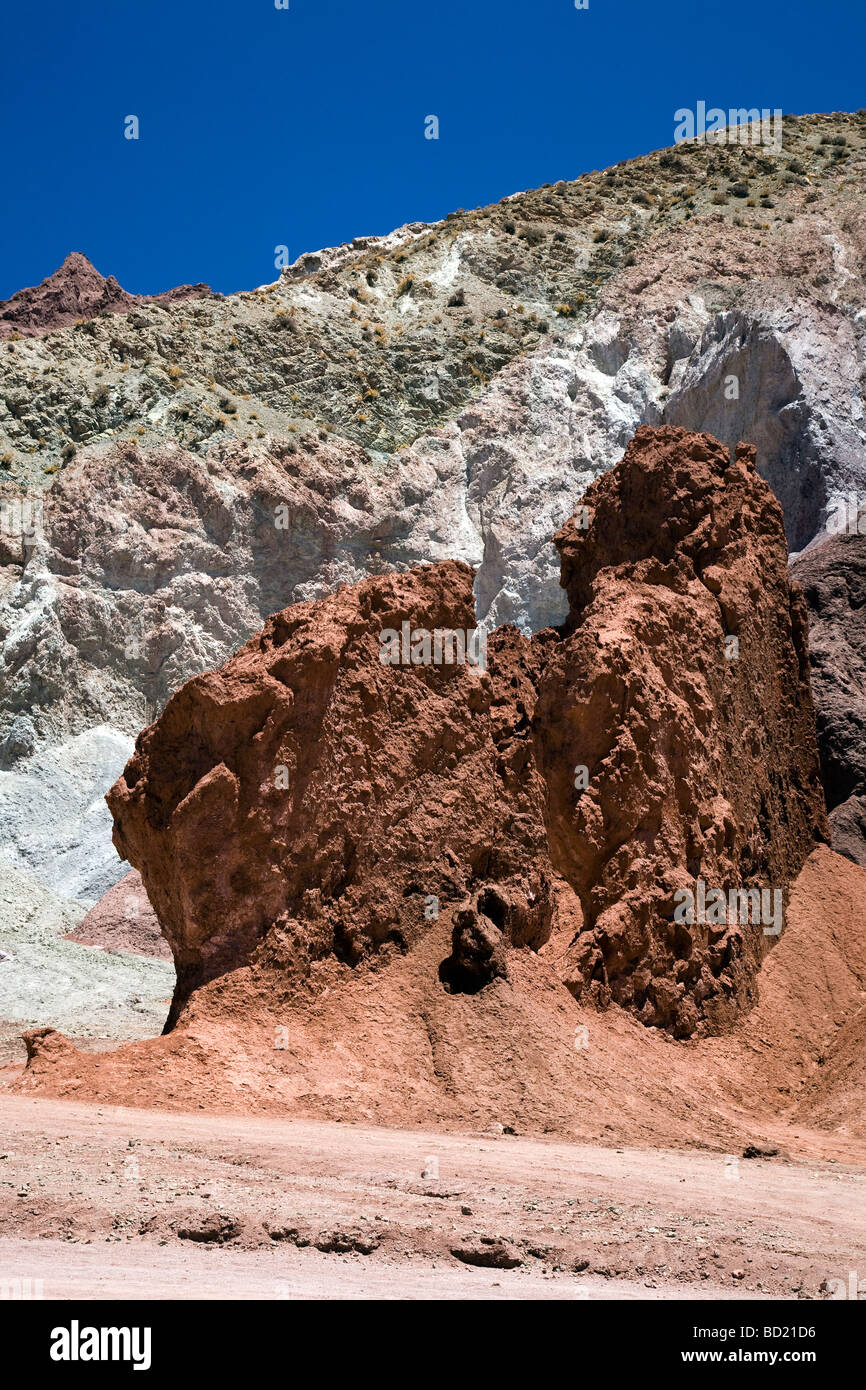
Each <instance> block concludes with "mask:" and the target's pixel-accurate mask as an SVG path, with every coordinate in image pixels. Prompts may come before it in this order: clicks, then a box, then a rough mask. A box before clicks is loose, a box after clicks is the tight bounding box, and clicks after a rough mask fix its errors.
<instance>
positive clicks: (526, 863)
mask: <svg viewBox="0 0 866 1390" xmlns="http://www.w3.org/2000/svg"><path fill="white" fill-rule="evenodd" d="M404 621H409V622H410V623H411V625H412V629H413V630H416V631H417V630H426V631H427V632H430V633H434V632H435V631H436V630H437V629H438V630H440V631H443V630H447V631H458V630H459V631H462V632H464V633H465V632H466V630H467V629H470V630H471V629H474V627H475V617H474V610H473V603H472V571H471V569H469V567H468V566H466V565H461V564H457V563H454V562H451V563H444V564H440V565H434V566H427V567H422V568H419V569H417V570H413V571H411V572H409V573H407V574H403V575H392V576H389V577H387V578H384V579H378V580H368V581H366V582H364V583H362V584H359V585H357V586H355V587H353V588H345V589H340V590H338V591H337V593H336V594H334V595H333V596H332V597H330V598H327V599H322V600H321V601H319V602H316V603H307V604H297V605H294V606H293V607H291V608H288V609H285V610H284V611H283V612H282V613H280V614H277V615H275V616H274V617H273V618H272V619H270V620H269V622H268V623H267V624H266V626H265V628H264V630H263V631H262V632H261V633H259V634H258V635H257V636H256V637H254V638H253V639H252V640H251V641H250V642H248V643H247V645H246V646H245V647H244V648H243V649H242V650H241V651H240V652H239V653H238V654H237V655H236V656H235V657H233V658H232V660H231V661H229V662H228V663H227V664H226V666H224V667H223V668H222V669H221V670H220V671H217V672H214V673H213V674H210V675H206V676H200V677H198V678H196V679H194V680H192V681H190V682H188V683H187V684H186V685H185V686H184V687H183V688H182V689H181V690H180V691H179V692H178V693H177V694H176V695H175V696H173V698H172V699H171V700H170V701H169V703H168V705H167V706H166V709H165V711H164V712H163V714H162V716H161V718H160V719H159V720H158V721H157V723H156V724H154V725H152V726H151V727H150V728H149V729H146V730H145V731H144V733H143V734H142V735H141V736H140V738H139V741H138V745H137V751H136V754H135V756H134V757H133V759H132V760H131V762H130V763H129V764H128V766H127V769H126V772H125V774H124V776H123V778H121V779H120V780H119V781H118V782H117V783H116V784H115V786H114V787H113V788H112V790H111V792H110V793H109V796H108V801H109V805H110V808H111V810H112V812H113V814H114V817H115V822H116V828H115V837H114V838H115V844H116V846H117V849H118V851H119V853H120V854H122V855H123V856H124V857H126V858H128V859H129V860H130V862H132V863H134V864H135V865H136V866H137V867H138V868H139V869H140V871H141V875H142V878H143V880H144V883H145V886H146V888H147V892H148V896H149V897H150V900H151V902H152V903H153V905H154V908H155V910H156V912H157V915H158V916H159V919H160V921H161V923H162V926H163V930H164V931H165V934H166V936H167V937H168V940H169V942H170V944H171V946H172V949H173V951H174V954H175V961H176V965H177V970H178V990H177V994H176V996H175V1004H174V1007H173V1011H172V1019H173V1018H174V1017H176V1015H177V1011H178V1009H179V1007H180V1005H181V1004H182V1003H183V1001H184V1000H185V998H186V997H187V996H188V994H189V992H190V991H191V990H192V989H193V988H195V987H196V986H197V985H199V984H201V983H203V982H204V981H205V980H207V979H209V978H212V977H213V976H215V975H218V974H221V973H223V972H224V971H226V970H230V969H232V968H233V967H235V966H237V965H240V964H243V963H244V962H246V961H247V960H249V958H250V956H251V955H252V953H253V951H254V949H255V948H256V946H257V945H258V944H259V943H260V942H261V941H262V940H263V938H267V940H266V946H267V950H268V952H269V953H270V955H271V956H272V958H273V959H274V961H275V962H277V963H278V964H279V966H280V968H281V969H282V970H283V971H284V972H286V973H287V974H288V975H289V976H290V977H292V978H295V979H300V978H302V977H303V976H304V975H305V974H306V973H307V971H308V970H309V967H310V964H311V962H313V961H314V960H316V959H317V958H319V957H320V956H322V955H325V954H327V953H334V954H336V955H337V956H338V957H339V958H340V959H342V960H345V961H348V962H350V963H352V964H355V963H357V962H359V961H360V960H362V959H363V958H367V957H370V956H371V955H374V954H376V953H381V952H383V951H384V952H386V953H387V952H388V951H394V950H396V951H405V950H410V949H411V948H412V945H413V942H414V941H415V940H416V939H417V937H418V935H419V933H421V932H423V931H424V929H425V927H426V925H427V924H428V923H429V922H430V921H431V920H434V919H435V918H436V917H437V916H438V914H439V912H440V911H445V910H447V909H448V908H449V907H453V906H456V905H465V911H466V912H467V913H473V912H474V913H475V914H476V915H477V916H478V917H480V918H483V919H484V920H485V921H486V922H488V923H490V922H491V919H490V917H489V916H488V914H489V913H491V912H492V913H493V914H494V917H495V918H496V920H495V923H493V926H492V930H494V931H495V932H496V933H497V934H498V936H499V937H501V938H503V939H504V940H505V941H507V942H508V943H509V944H511V945H514V946H525V945H530V946H533V947H538V946H540V945H541V944H542V943H543V942H544V941H545V940H546V938H547V934H548V932H549V929H550V918H551V874H550V869H549V864H548V859H547V852H546V845H545V834H544V824H543V814H542V805H543V797H544V788H543V785H542V783H541V780H540V778H539V776H538V774H537V772H536V771H535V768H534V765H533V761H532V743H531V733H530V715H531V702H532V695H533V676H534V674H535V671H536V668H537V664H538V661H539V659H540V656H541V652H542V650H543V645H544V644H530V643H529V642H527V641H526V640H525V639H523V638H521V637H520V635H519V634H517V633H516V632H514V631H513V630H511V629H505V630H503V631H501V632H499V633H497V634H496V636H495V639H494V640H493V641H492V643H491V649H490V651H489V660H488V670H487V671H486V672H485V671H483V670H482V669H481V668H480V667H477V666H471V665H468V664H459V663H457V662H454V663H453V664H443V665H435V664H430V665H408V666H400V665H390V664H385V663H383V661H382V660H380V652H382V651H383V650H384V649H383V644H382V641H381V640H380V633H382V632H383V631H390V630H393V631H397V632H400V631H401V627H402V624H403V622H404ZM527 706H529V708H527ZM493 903H495V907H493V906H491V905H490V904H493ZM460 932H462V927H461V928H460V929H459V931H458V936H457V937H456V938H455V969H454V971H453V972H452V978H453V987H454V988H456V989H462V988H464V987H465V985H464V979H463V976H462V973H461V972H462V970H463V968H464V966H465V964H466V961H465V959H464V957H466V956H467V955H469V956H471V958H472V971H473V972H474V974H473V979H474V980H476V981H477V980H478V979H479V978H480V980H481V981H482V982H483V981H484V980H486V979H487V978H490V977H491V976H492V974H493V973H494V971H497V970H499V969H500V966H501V962H502V953H501V952H499V953H494V954H496V959H495V961H491V960H489V959H488V960H487V961H485V960H484V959H481V957H483V954H484V952H483V949H477V948H475V949H473V948H468V949H464V944H463V936H462V935H461V934H460ZM476 936H477V933H476ZM479 972H480V974H479ZM448 973H449V972H448V971H447V969H446V974H448Z"/></svg>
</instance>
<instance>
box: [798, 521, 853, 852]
mask: <svg viewBox="0 0 866 1390" xmlns="http://www.w3.org/2000/svg"><path fill="white" fill-rule="evenodd" d="M845 513H847V515H846V516H845V524H844V529H841V528H840V531H839V534H837V535H828V536H826V537H825V538H824V539H822V540H821V541H820V542H818V543H817V544H816V545H815V546H813V547H811V548H810V549H809V550H807V551H806V552H805V553H804V554H803V555H801V556H799V558H798V559H797V560H796V561H795V562H794V565H793V566H792V569H793V573H794V575H795V576H796V578H797V580H798V581H799V583H800V584H802V586H803V593H804V595H805V599H806V604H807V606H808V610H809V629H810V649H811V661H812V688H813V690H814V694H815V707H816V713H817V721H818V746H819V748H820V752H821V765H822V772H823V780H824V790H825V793H826V797H827V809H828V811H829V814H830V829H831V834H832V838H833V848H834V849H835V850H837V851H838V853H839V854H844V855H845V856H846V858H848V859H853V861H854V863H855V864H862V865H864V867H866V510H861V511H859V513H858V511H857V509H856V507H854V506H849V507H846V508H845Z"/></svg>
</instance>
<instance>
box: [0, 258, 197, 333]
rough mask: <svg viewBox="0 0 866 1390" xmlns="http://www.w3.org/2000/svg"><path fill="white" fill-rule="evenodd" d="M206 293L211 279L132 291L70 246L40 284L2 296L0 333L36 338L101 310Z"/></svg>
mask: <svg viewBox="0 0 866 1390" xmlns="http://www.w3.org/2000/svg"><path fill="white" fill-rule="evenodd" d="M204 297H207V298H212V297H214V294H213V290H212V289H211V288H210V286H209V285H177V286H176V287H175V288H174V289H171V290H168V291H166V292H165V293H164V294H155V295H139V294H129V293H128V292H127V291H126V290H125V289H123V287H122V286H121V285H120V283H119V282H118V281H117V280H116V279H115V278H114V276H113V275H109V276H105V275H100V273H99V271H98V270H97V269H96V267H95V266H94V265H93V264H92V263H91V262H90V261H89V260H88V259H87V257H86V256H83V255H82V254H81V252H80V251H72V252H70V254H69V255H68V256H67V257H66V260H65V261H64V262H63V264H62V265H61V266H60V267H59V268H58V269H57V270H55V271H54V273H53V274H52V275H49V276H47V277H46V278H45V279H44V280H43V281H42V282H41V284H39V285H33V286H31V287H28V288H27V289H23V290H18V291H17V292H16V293H15V294H13V295H12V296H11V297H10V298H9V299H6V300H2V301H0V338H8V337H10V335H11V334H13V333H18V334H19V335H20V336H21V337H23V338H35V337H38V336H39V335H40V334H42V333H50V332H51V331H52V329H55V328H66V327H68V325H69V324H72V323H75V322H76V321H77V320H78V319H92V318H95V317H96V315H97V314H126V313H129V311H130V310H131V309H136V308H141V307H142V306H143V305H146V304H150V303H153V304H159V303H162V302H165V303H172V302H173V301H174V300H177V299H201V298H204Z"/></svg>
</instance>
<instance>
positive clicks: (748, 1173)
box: [0, 1095, 866, 1299]
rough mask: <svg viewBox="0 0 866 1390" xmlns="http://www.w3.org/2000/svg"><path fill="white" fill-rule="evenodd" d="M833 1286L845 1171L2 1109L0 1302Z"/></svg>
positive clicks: (858, 1171) (859, 1252) (27, 1106)
mask: <svg viewBox="0 0 866 1390" xmlns="http://www.w3.org/2000/svg"><path fill="white" fill-rule="evenodd" d="M455 1252H456V1253H455ZM850 1270H859V1271H862V1272H866V1167H864V1166H863V1165H859V1164H854V1163H844V1162H832V1161H829V1162H828V1161H816V1160H810V1159H808V1158H803V1159H799V1160H796V1161H794V1160H790V1159H786V1158H784V1157H782V1156H780V1157H776V1158H772V1159H767V1158H753V1159H746V1158H743V1157H742V1156H738V1155H735V1154H731V1155H723V1154H718V1153H716V1154H712V1153H687V1152H675V1151H670V1150H646V1149H638V1148H622V1149H613V1148H604V1147H597V1146H593V1145H586V1144H576V1143H564V1142H562V1141H561V1140H550V1141H548V1140H545V1139H526V1138H522V1137H518V1136H512V1135H508V1134H504V1133H502V1134H500V1133H498V1132H491V1133H489V1134H476V1135H472V1134H461V1135H457V1134H453V1133H452V1134H449V1133H435V1132H431V1131H429V1130H425V1129H423V1128H421V1127H420V1126H419V1127H417V1128H416V1129H415V1130H413V1131H407V1130H402V1131H398V1130H388V1129H383V1128H368V1127H361V1126H357V1125H349V1124H338V1123H331V1122H320V1121H304V1120H276V1119H262V1118H257V1119H244V1118H240V1117H230V1116H213V1115H203V1114H183V1113H177V1112H174V1113H172V1114H165V1113H158V1112H155V1111H144V1110H131V1109H122V1108H116V1107H108V1106H95V1105H90V1104H79V1103H76V1102H70V1101H56V1100H46V1099H33V1098H29V1097H20V1096H9V1095H7V1096H3V1097H2V1098H0V1288H2V1287H4V1286H8V1285H9V1283H10V1282H11V1281H13V1280H16V1279H18V1280H27V1279H30V1280H41V1281H42V1293H43V1295H44V1297H45V1298H60V1299H63V1298H73V1297H74V1298H105V1297H114V1298H117V1297H120V1298H232V1299H234V1298H274V1299H280V1298H322V1297H325V1298H327V1297H339V1298H370V1297H383V1298H461V1299H462V1298H496V1297H503V1298H544V1299H548V1298H570V1299H575V1298H577V1299H580V1298H586V1299H595V1298H604V1299H611V1298H614V1299H618V1298H625V1299H629V1298H632V1299H633V1298H642V1299H646V1298H650V1299H656V1298H713V1299H718V1298H722V1299H728V1298H738V1297H746V1296H751V1297H762V1296H766V1297H771V1298H784V1299H795V1298H801V1299H814V1298H822V1297H826V1296H827V1295H826V1291H822V1285H824V1284H825V1281H830V1280H833V1279H839V1280H842V1281H843V1282H844V1281H847V1279H848V1275H849V1271H850Z"/></svg>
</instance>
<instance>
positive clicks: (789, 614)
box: [535, 427, 827, 1036]
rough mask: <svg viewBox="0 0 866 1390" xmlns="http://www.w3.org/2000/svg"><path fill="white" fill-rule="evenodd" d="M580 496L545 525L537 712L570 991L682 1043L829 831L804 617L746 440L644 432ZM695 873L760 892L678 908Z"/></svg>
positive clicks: (717, 1004)
mask: <svg viewBox="0 0 866 1390" xmlns="http://www.w3.org/2000/svg"><path fill="white" fill-rule="evenodd" d="M583 503H584V508H585V510H584V512H583V513H578V516H577V517H576V518H573V519H572V520H571V521H569V522H568V524H567V525H566V526H565V527H563V529H562V531H560V533H559V534H558V535H557V537H556V544H557V547H558V549H559V551H560V555H561V557H562V584H563V587H564V588H565V589H566V590H567V593H568V597H569V607H570V615H569V619H568V623H567V635H566V637H565V640H563V641H562V642H560V643H558V644H557V646H556V647H555V648H554V649H553V650H552V651H551V652H550V656H549V659H548V662H547V665H546V669H545V673H544V680H543V683H542V689H541V694H540V698H539V702H538V705H537V708H536V718H535V725H536V746H537V748H538V750H539V766H540V768H541V771H542V773H543V775H544V777H545V779H546V782H547V785H548V789H549V803H548V815H549V831H550V846H551V853H552V858H553V862H554V864H555V866H556V868H557V869H558V870H559V871H560V872H561V873H562V874H563V875H564V876H565V877H566V878H567V879H568V881H569V882H570V883H571V884H572V886H573V887H574V889H575V890H576V892H577V893H578V895H579V897H580V899H581V902H582V904H583V909H584V924H583V928H582V931H581V933H580V934H579V936H578V938H577V940H576V941H575V943H574V947H573V951H572V953H571V969H572V970H573V976H571V977H570V983H573V987H574V988H575V989H576V990H578V991H580V990H581V989H583V988H584V987H586V986H587V985H588V984H590V983H591V984H592V985H593V988H594V990H595V992H598V993H600V994H601V996H602V997H603V998H607V997H611V998H613V999H614V1000H616V1001H617V1002H618V1003H620V1004H623V1005H625V1006H627V1007H628V1008H630V1009H633V1010H635V1011H636V1012H637V1013H638V1014H639V1016H640V1017H641V1018H642V1019H643V1021H644V1022H646V1023H648V1024H656V1025H661V1026H663V1027H666V1028H670V1029H672V1030H673V1031H674V1032H675V1033H677V1034H678V1035H680V1036H688V1035H690V1034H691V1033H693V1032H694V1031H695V1028H696V1027H697V1025H698V1023H699V1021H701V1020H708V1021H709V1022H710V1024H711V1025H712V1026H714V1027H720V1026H722V1025H724V1024H727V1023H729V1022H730V1021H731V1019H732V1018H733V1016H734V1014H735V1013H736V1012H737V1011H738V1010H739V1009H741V1008H742V1007H744V1006H746V1005H748V1004H749V1003H750V1002H751V1000H752V997H753V993H752V985H753V981H754V978H755V975H756V972H757V970H758V967H759V965H760V962H761V960H762V958H763V956H764V954H765V953H766V950H767V949H768V947H769V945H770V944H771V942H772V940H773V937H774V935H775V934H777V928H778V927H779V926H780V925H781V920H780V915H779V914H776V916H775V917H774V912H775V910H776V909H777V907H778V905H779V901H780V900H779V899H776V898H775V897H774V896H771V895H775V894H776V893H777V892H778V893H780V894H781V895H782V897H781V906H782V909H783V908H784V904H785V901H786V898H787V890H788V886H789V885H790V883H791V882H792V881H793V879H794V878H795V877H796V876H797V874H798V872H799V870H800V868H801V867H802V865H803V863H804V861H805V859H806V858H807V856H808V855H809V853H810V852H811V850H812V849H813V848H814V845H815V842H816V840H821V839H826V837H827V830H826V821H825V813H824V806H823V797H822V794H821V788H820V783H819V767H818V760H817V751H816V741H815V716H814V711H813V706H812V697H811V691H810V685H809V675H808V626H807V620H806V610H805V605H804V602H803V596H802V593H801V591H800V589H799V587H798V586H797V585H796V584H792V583H791V582H790V580H789V577H788V569H787V551H786V545H785V535H784V529H783V525H782V514H781V509H780V507H779V503H778V502H777V500H776V498H775V497H774V495H773V494H772V492H771V491H770V489H769V487H768V486H767V485H766V484H765V483H764V481H763V480H762V479H761V478H760V477H759V476H758V474H757V473H756V471H755V456H754V450H753V449H752V448H751V447H750V446H748V445H743V444H741V445H739V446H738V447H737V450H736V456H735V458H734V459H731V457H730V456H729V454H728V451H727V449H725V448H723V447H722V446H721V445H720V444H719V443H718V442H717V441H716V440H714V439H713V438H712V437H711V436H710V435H706V434H704V435H696V434H687V433H686V432H685V431H684V430H681V429H679V428H674V427H666V428H662V429H656V430H654V429H649V428H644V429H640V430H638V432H637V434H636V435H635V438H634V439H633V440H632V442H631V443H630V444H629V446H628V449H627V450H626V454H625V457H624V458H623V460H622V461H621V463H619V464H618V465H617V467H616V468H614V469H612V470H611V471H610V472H609V473H607V474H605V475H603V476H602V477H601V478H599V479H598V480H597V481H596V482H595V483H593V485H592V486H591V487H590V488H589V489H588V491H587V493H586V494H585V496H584V499H583ZM581 522H582V523H583V525H581V524H580V523H581ZM581 767H582V768H585V770H586V771H585V774H583V776H582V778H577V779H576V776H575V770H576V769H577V768H581ZM576 780H579V781H580V780H582V781H585V784H586V785H585V789H583V788H582V787H581V788H578V789H576V787H575V781H576ZM699 881H702V882H703V884H704V885H705V893H706V895H707V896H709V894H710V892H711V890H721V891H722V892H723V893H724V894H725V895H726V897H727V896H728V895H729V894H730V893H731V891H732V890H733V891H746V890H749V889H758V890H763V891H764V892H766V893H767V894H768V897H767V899H766V900H765V903H764V904H763V905H762V906H763V909H764V910H763V913H762V914H760V915H761V918H762V919H761V920H760V921H755V920H749V921H746V922H744V921H742V920H741V915H745V914H744V913H742V914H741V905H740V900H739V899H738V900H737V902H736V904H735V906H736V912H735V914H732V913H730V912H727V911H726V912H724V913H722V912H720V911H719V910H718V909H716V910H712V909H710V910H708V911H707V912H706V914H705V915H706V917H707V918H708V921H707V922H706V923H704V924H702V923H700V922H699V921H695V922H692V923H690V922H688V921H685V920H681V919H682V917H683V916H684V915H685V914H684V912H683V910H682V909H684V908H687V907H688V906H689V903H688V900H687V899H686V898H685V897H684V893H685V892H686V891H688V892H690V893H691V894H693V895H694V897H695V899H698V894H699V891H700V890H699V888H698V886H697V885H698V882H699ZM678 894H679V896H678ZM729 906H730V903H729ZM694 907H695V914H694V915H695V916H696V917H697V916H698V915H699V914H698V902H697V901H696V902H695V904H694ZM748 915H749V918H750V919H753V918H754V917H756V916H758V915H759V914H758V913H757V912H756V911H755V909H754V908H752V909H751V910H750V912H749V914H748ZM731 916H733V917H734V920H732V921H729V920H727V919H728V918H729V917H731ZM713 917H718V918H721V920H716V921H713V920H712V918H713ZM768 919H769V920H768Z"/></svg>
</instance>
